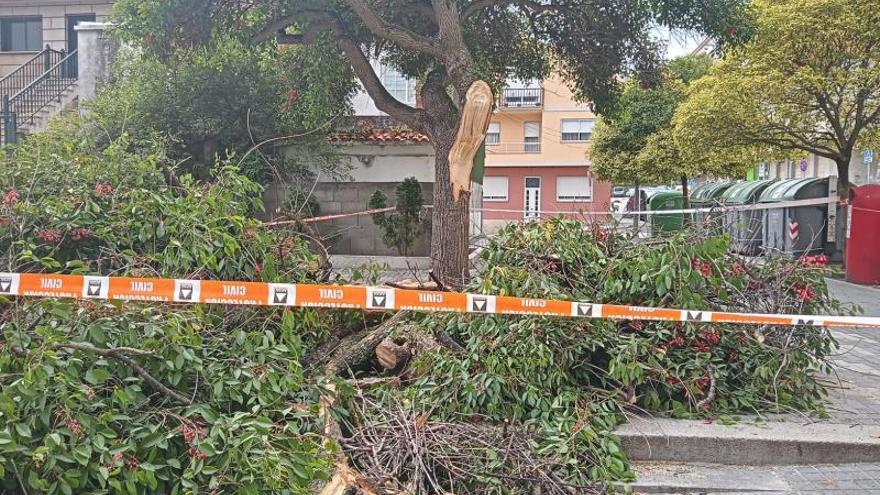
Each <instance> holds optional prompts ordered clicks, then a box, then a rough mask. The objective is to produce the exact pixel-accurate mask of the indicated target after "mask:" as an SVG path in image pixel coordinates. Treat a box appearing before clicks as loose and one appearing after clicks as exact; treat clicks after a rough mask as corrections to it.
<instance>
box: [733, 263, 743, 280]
mask: <svg viewBox="0 0 880 495" xmlns="http://www.w3.org/2000/svg"><path fill="white" fill-rule="evenodd" d="M730 272H731V273H733V274H734V275H736V276H737V277H739V276H741V275H743V274H744V273H745V272H746V267H744V266H742V263H739V262H737V263H734V264H733V266H731V267H730Z"/></svg>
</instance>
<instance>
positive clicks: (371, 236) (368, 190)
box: [263, 182, 434, 256]
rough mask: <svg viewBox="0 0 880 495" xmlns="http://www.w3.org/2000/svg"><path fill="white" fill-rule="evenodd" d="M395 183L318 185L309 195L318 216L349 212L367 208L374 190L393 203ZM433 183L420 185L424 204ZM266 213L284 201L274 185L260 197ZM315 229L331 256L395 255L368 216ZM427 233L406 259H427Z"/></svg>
mask: <svg viewBox="0 0 880 495" xmlns="http://www.w3.org/2000/svg"><path fill="white" fill-rule="evenodd" d="M397 184H398V183H396V182H321V183H318V185H317V186H316V187H315V190H314V191H313V192H312V196H313V197H314V198H315V199H316V200H317V201H318V203H319V204H320V208H321V211H320V212H319V213H318V214H319V215H334V214H337V213H352V212H357V211H363V210H366V209H367V204H368V203H369V201H370V197H371V196H372V195H373V193H374V192H376V191H377V190H380V191H382V192H383V193H385V196H387V197H388V203H389V204H391V205H393V204H394V203H395V193H394V191H395V189H396V188H397ZM433 189H434V188H433V184H430V183H422V195H423V197H424V200H425V204H431V202H432V201H433ZM263 199H264V202H265V207H266V211H268V212H272V211H276V210H277V209H278V208H279V207H280V206H281V204H282V203H283V201H284V191H283V187H282V186H279V185H274V186H272V187H270V188H268V189H267V191H266V194H265V195H264V198H263ZM428 211H429V210H426V212H428ZM314 225H315V227H316V228H317V230H318V231H319V232H320V233H321V234H322V236H323V237H325V238H328V237H329V238H328V239H327V240H326V241H325V245H326V246H327V249H328V250H329V251H330V253H331V254H356V255H373V256H398V253H397V250H396V249H395V248H393V247H390V248H389V247H388V246H386V245H385V243H384V242H382V231H381V229H379V227H377V226H376V224H375V223H373V218H372V217H371V216H369V215H360V216H354V217H348V218H340V219H336V220H329V221H323V222H316V223H315V224H314ZM430 241H431V233H430V232H427V233H426V234H425V235H424V236H423V238H421V239H419V240H418V241H416V243H415V245H414V246H413V248H412V250H411V252H410V253H409V255H410V256H427V255H428V254H429V252H430V245H431V242H430Z"/></svg>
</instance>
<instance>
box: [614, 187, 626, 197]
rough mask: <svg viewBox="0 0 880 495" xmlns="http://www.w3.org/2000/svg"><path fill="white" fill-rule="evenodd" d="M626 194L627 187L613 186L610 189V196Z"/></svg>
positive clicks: (624, 195) (623, 195)
mask: <svg viewBox="0 0 880 495" xmlns="http://www.w3.org/2000/svg"><path fill="white" fill-rule="evenodd" d="M626 196H627V189H626V188H625V187H623V186H614V189H612V190H611V197H612V198H625V197H626Z"/></svg>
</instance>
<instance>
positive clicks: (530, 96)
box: [498, 88, 544, 108]
mask: <svg viewBox="0 0 880 495" xmlns="http://www.w3.org/2000/svg"><path fill="white" fill-rule="evenodd" d="M498 103H499V104H498V106H499V107H500V108H538V107H541V106H542V105H543V104H544V88H504V89H503V90H502V91H501V98H500V99H499V102H498Z"/></svg>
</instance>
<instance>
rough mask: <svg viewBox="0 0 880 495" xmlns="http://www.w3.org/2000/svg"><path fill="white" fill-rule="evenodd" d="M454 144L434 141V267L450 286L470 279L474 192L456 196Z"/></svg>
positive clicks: (458, 286)
mask: <svg viewBox="0 0 880 495" xmlns="http://www.w3.org/2000/svg"><path fill="white" fill-rule="evenodd" d="M449 149H450V145H445V146H444V145H443V143H438V142H436V141H435V142H434V152H435V159H434V160H435V161H434V167H435V168H434V170H435V172H434V211H433V215H432V219H431V270H432V272H433V273H434V276H435V277H436V278H437V280H439V281H440V283H442V284H443V285H444V286H445V287H446V288H448V289H458V288H460V287H462V286H464V284H465V283H467V280H468V278H469V277H468V268H469V267H468V252H469V243H470V242H469V241H470V233H469V231H468V230H469V229H468V227H469V226H470V198H471V193H470V191H461V192H459V194H458V198H454V197H453V187H454V186H453V184H452V181H451V180H450V175H449V158H448V157H449Z"/></svg>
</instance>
